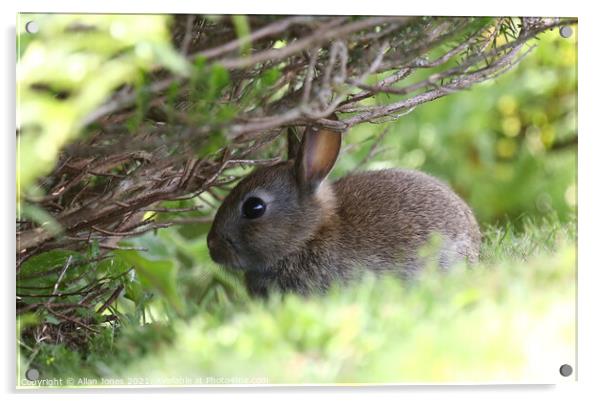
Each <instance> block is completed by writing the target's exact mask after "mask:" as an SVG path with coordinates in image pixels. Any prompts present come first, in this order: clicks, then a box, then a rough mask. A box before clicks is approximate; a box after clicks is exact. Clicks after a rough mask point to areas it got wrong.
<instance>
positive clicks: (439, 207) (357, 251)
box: [246, 169, 480, 294]
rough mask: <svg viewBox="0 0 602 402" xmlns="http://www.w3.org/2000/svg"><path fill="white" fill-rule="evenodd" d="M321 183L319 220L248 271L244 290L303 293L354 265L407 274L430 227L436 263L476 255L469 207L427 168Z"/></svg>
mask: <svg viewBox="0 0 602 402" xmlns="http://www.w3.org/2000/svg"><path fill="white" fill-rule="evenodd" d="M322 186H323V187H322V188H321V189H320V190H319V191H318V197H322V198H323V200H322V202H323V205H324V212H325V219H324V223H323V225H322V226H321V227H320V228H319V229H318V230H317V232H316V233H315V235H314V236H313V237H311V238H309V239H307V243H306V244H305V246H304V247H303V248H301V249H300V250H299V251H298V252H294V253H292V254H290V255H287V256H286V257H284V258H282V259H281V260H279V261H278V262H277V263H276V264H275V265H274V266H273V267H270V269H267V270H261V271H260V270H258V271H248V272H247V273H246V282H247V287H248V289H249V290H250V291H251V293H253V294H265V293H266V291H267V290H268V289H269V288H271V287H275V288H277V289H280V290H284V291H286V290H291V291H294V292H297V293H303V294H306V293H311V292H314V291H316V290H319V291H321V290H326V289H327V288H328V287H329V285H330V284H331V283H332V282H334V281H337V282H345V281H347V280H349V279H352V278H353V277H355V276H356V274H358V273H360V274H361V272H362V270H371V271H374V272H377V273H382V272H388V273H393V274H399V275H401V276H403V277H411V276H412V275H413V274H414V273H415V272H416V271H418V270H419V269H420V268H421V266H422V265H423V262H422V261H421V259H420V257H419V256H418V255H417V251H418V250H420V248H421V247H422V246H424V245H425V243H427V242H428V240H429V238H430V237H431V235H434V234H439V235H440V236H441V240H442V241H443V244H442V245H441V248H440V250H439V253H438V255H439V264H440V266H441V267H443V268H447V267H448V266H449V265H451V264H452V263H453V262H456V261H458V260H462V259H467V260H468V261H470V262H475V261H476V259H477V258H478V251H479V244H480V234H479V227H478V224H477V222H476V220H475V218H474V216H473V214H472V212H471V210H470V208H468V206H467V205H466V204H465V203H464V201H462V200H461V199H460V198H459V197H458V196H457V195H456V194H454V193H453V192H452V191H451V190H450V189H449V188H448V187H447V186H446V185H444V184H443V183H441V182H440V181H438V180H436V179H435V178H433V177H431V176H428V175H426V174H424V173H421V172H417V171H411V170H401V169H387V170H380V171H368V172H363V173H359V174H353V175H349V176H346V177H343V178H341V179H340V180H338V181H336V182H335V183H333V184H328V183H323V184H322Z"/></svg>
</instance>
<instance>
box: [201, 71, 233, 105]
mask: <svg viewBox="0 0 602 402" xmlns="http://www.w3.org/2000/svg"><path fill="white" fill-rule="evenodd" d="M229 83H230V77H229V74H228V70H226V69H225V68H224V67H223V66H221V65H219V64H214V65H213V66H211V73H210V74H209V88H208V90H207V94H206V95H205V96H206V99H207V100H213V99H217V98H218V97H219V96H220V95H221V92H222V90H223V89H224V88H225V87H226V86H227V85H228V84H229Z"/></svg>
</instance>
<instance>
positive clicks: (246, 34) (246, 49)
mask: <svg viewBox="0 0 602 402" xmlns="http://www.w3.org/2000/svg"><path fill="white" fill-rule="evenodd" d="M232 24H233V25H234V30H235V31H236V36H238V39H240V41H241V44H240V54H241V55H243V56H248V55H250V54H251V40H250V33H251V27H250V26H249V20H248V18H247V16H246V15H233V16H232Z"/></svg>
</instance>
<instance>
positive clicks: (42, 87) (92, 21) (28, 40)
mask: <svg viewBox="0 0 602 402" xmlns="http://www.w3.org/2000/svg"><path fill="white" fill-rule="evenodd" d="M169 20H170V16H166V15H144V16H141V15H111V16H106V15H76V14H73V15H62V16H61V17H60V18H56V16H54V15H52V14H21V15H19V19H18V22H17V32H18V36H17V52H18V57H19V62H18V64H17V97H18V100H19V102H18V104H19V107H18V117H17V122H18V130H19V145H18V146H19V153H18V155H19V157H18V159H17V160H18V162H17V172H18V175H17V188H18V189H19V190H18V191H19V192H21V191H25V190H31V189H30V186H31V185H32V184H33V182H34V180H35V179H36V178H38V177H40V176H42V175H44V174H47V173H49V172H50V170H51V169H52V168H53V166H54V163H55V162H56V158H57V156H58V153H59V151H60V150H61V148H62V147H63V146H64V145H66V144H67V143H68V142H70V141H72V140H73V139H74V138H75V137H76V136H77V135H78V134H80V131H81V129H82V124H83V122H84V119H85V118H86V117H87V116H88V115H89V114H90V113H92V112H93V111H94V110H95V108H97V107H98V106H100V105H101V104H102V102H104V101H105V100H106V98H107V97H108V96H109V95H110V94H111V93H112V92H113V91H114V90H115V89H117V88H118V87H120V86H122V85H124V84H126V83H136V82H139V81H140V80H142V79H143V78H144V74H143V73H144V72H147V71H150V70H151V69H152V68H154V67H157V66H164V67H167V68H169V69H171V70H172V71H173V72H175V73H178V74H187V72H188V65H187V62H186V60H185V59H184V58H182V57H181V56H180V55H179V54H178V53H176V52H175V51H174V50H173V48H172V46H171V42H170V34H169V29H168V22H169ZM30 21H35V23H36V24H37V26H38V31H37V32H36V33H28V32H27V31H26V30H25V29H26V24H27V23H28V22H30ZM57 100H59V101H58V102H57Z"/></svg>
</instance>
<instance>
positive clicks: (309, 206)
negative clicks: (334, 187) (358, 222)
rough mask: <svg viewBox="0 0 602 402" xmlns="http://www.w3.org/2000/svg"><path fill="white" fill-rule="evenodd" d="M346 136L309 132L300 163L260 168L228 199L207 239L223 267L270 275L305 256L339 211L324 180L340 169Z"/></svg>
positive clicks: (299, 155) (298, 158)
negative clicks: (304, 251) (303, 251)
mask: <svg viewBox="0 0 602 402" xmlns="http://www.w3.org/2000/svg"><path fill="white" fill-rule="evenodd" d="M340 147H341V133H338V132H335V131H332V130H328V129H323V128H322V129H318V128H316V127H312V126H310V127H308V128H307V129H306V130H305V134H304V135H303V139H302V142H301V144H300V146H299V149H298V151H297V155H296V157H295V158H294V159H289V160H288V161H286V162H281V163H278V164H276V165H273V166H267V167H260V168H258V169H256V170H255V171H254V172H252V173H251V174H250V175H249V176H247V177H245V178H244V179H243V180H242V181H241V182H240V183H239V184H238V185H237V186H236V187H235V188H234V189H233V190H232V191H231V192H230V194H228V196H227V197H226V199H225V200H224V202H223V203H222V205H221V206H220V208H219V209H218V211H217V214H216V216H215V219H214V221H213V226H212V227H211V230H210V232H209V235H208V237H207V244H208V246H209V252H210V255H211V258H212V259H213V260H214V261H215V262H217V263H218V264H220V265H223V266H226V267H228V268H234V269H241V270H245V271H265V270H267V269H269V267H270V266H272V265H273V264H275V263H276V262H277V261H279V260H280V259H282V258H283V257H285V256H287V255H289V254H292V253H295V252H298V251H300V250H301V249H302V248H303V246H304V244H305V243H306V242H307V241H308V240H309V239H310V238H312V237H313V236H314V235H315V234H316V233H317V231H318V230H319V229H320V228H321V227H322V226H323V225H324V224H325V223H326V222H327V220H328V217H329V216H330V215H331V214H332V213H333V210H334V208H335V206H334V203H335V201H334V198H333V195H332V192H331V190H330V187H329V186H328V184H327V183H325V182H324V179H325V178H326V176H327V175H328V173H329V172H330V170H331V169H332V167H333V166H334V163H335V161H336V159H337V156H338V153H339V149H340Z"/></svg>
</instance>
